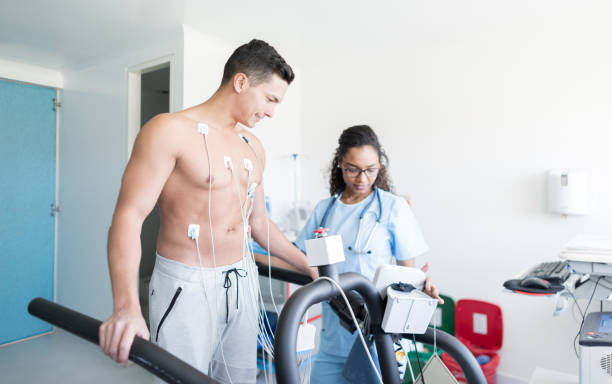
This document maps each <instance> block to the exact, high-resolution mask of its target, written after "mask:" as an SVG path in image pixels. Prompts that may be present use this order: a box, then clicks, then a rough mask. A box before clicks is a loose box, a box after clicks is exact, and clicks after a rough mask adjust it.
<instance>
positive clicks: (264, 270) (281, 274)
mask: <svg viewBox="0 0 612 384" xmlns="http://www.w3.org/2000/svg"><path fill="white" fill-rule="evenodd" d="M256 264H257V270H258V271H259V275H260V276H263V277H268V275H271V276H272V278H273V279H275V280H282V281H286V282H288V283H293V284H297V285H306V284H308V283H312V278H311V277H310V276H308V275H307V274H305V273H301V272H297V271H291V270H289V269H284V268H279V267H275V266H273V265H271V266H270V267H268V264H263V263H260V262H256ZM268 268H269V269H268Z"/></svg>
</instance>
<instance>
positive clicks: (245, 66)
mask: <svg viewBox="0 0 612 384" xmlns="http://www.w3.org/2000/svg"><path fill="white" fill-rule="evenodd" d="M240 72H242V73H244V74H245V75H247V77H248V78H249V81H250V82H251V84H252V85H257V84H260V83H262V82H264V81H267V80H268V79H269V78H270V76H271V75H272V74H277V75H278V76H280V78H281V79H283V80H285V81H286V82H287V84H291V82H292V81H293V79H294V78H295V74H294V73H293V70H292V69H291V67H290V66H289V64H287V62H285V59H283V58H282V57H281V55H279V54H278V52H276V49H274V47H272V46H271V45H270V44H268V43H266V42H265V41H263V40H257V39H253V40H251V41H249V42H248V43H247V44H243V45H241V46H240V47H238V48H236V50H235V51H234V53H232V55H231V56H230V57H229V59H227V62H226V63H225V67H224V68H223V78H222V79H221V85H225V84H226V83H227V82H228V81H230V80H231V79H232V78H233V77H234V75H235V74H237V73H240Z"/></svg>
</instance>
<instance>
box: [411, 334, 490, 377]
mask: <svg viewBox="0 0 612 384" xmlns="http://www.w3.org/2000/svg"><path fill="white" fill-rule="evenodd" d="M434 332H435V336H434ZM402 337H404V338H406V339H412V334H403V335H402ZM414 338H415V339H416V341H419V342H421V343H425V344H430V345H434V343H435V345H436V346H437V347H439V348H440V349H442V350H443V351H444V352H446V353H448V354H449V355H450V356H451V357H452V358H453V359H455V361H456V362H457V364H459V366H460V367H461V369H462V370H463V375H464V376H465V379H466V381H467V382H468V383H470V384H472V383H477V384H486V383H487V379H486V378H485V375H484V372H482V368H480V365H479V364H478V361H476V358H475V357H474V355H473V354H472V352H470V350H469V349H467V347H466V346H465V345H463V343H462V342H460V341H459V340H457V338H455V337H454V336H453V335H450V334H448V333H446V332H444V331H441V330H439V329H438V330H434V329H433V328H427V331H425V333H423V334H421V335H416V334H415V335H414Z"/></svg>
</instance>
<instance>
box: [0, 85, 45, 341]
mask: <svg viewBox="0 0 612 384" xmlns="http://www.w3.org/2000/svg"><path fill="white" fill-rule="evenodd" d="M56 95H57V91H56V90H55V89H50V88H44V87H38V86H34V85H28V84H21V83H15V82H10V81H4V80H0V303H1V304H0V307H1V309H0V345H2V344H6V343H10V342H13V341H17V340H21V339H24V338H28V337H32V336H35V335H38V334H41V333H45V332H49V331H51V326H50V325H49V324H47V323H45V322H43V321H41V320H38V319H36V318H34V317H33V316H31V315H29V314H28V311H27V306H28V303H29V302H30V300H31V299H33V298H35V297H43V298H46V299H48V300H53V298H54V297H53V296H54V262H55V218H54V217H53V215H52V206H53V205H54V203H55V180H56V172H55V167H56V164H55V160H56V133H55V132H56V112H55V111H54V103H53V99H54V98H56V97H57V96H56Z"/></svg>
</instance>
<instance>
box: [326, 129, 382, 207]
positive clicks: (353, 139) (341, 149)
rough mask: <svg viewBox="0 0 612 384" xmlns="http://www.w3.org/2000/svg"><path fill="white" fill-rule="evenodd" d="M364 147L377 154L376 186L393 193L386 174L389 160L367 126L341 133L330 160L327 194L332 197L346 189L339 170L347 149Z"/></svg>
mask: <svg viewBox="0 0 612 384" xmlns="http://www.w3.org/2000/svg"><path fill="white" fill-rule="evenodd" d="M365 145H371V146H372V147H374V149H375V150H376V152H377V153H378V159H379V161H380V170H379V171H378V176H376V181H375V184H376V186H377V187H378V188H380V189H382V190H385V191H389V192H393V186H392V185H391V180H390V179H389V175H388V174H387V167H388V166H389V159H388V158H387V154H386V153H385V151H384V150H383V149H382V147H381V145H380V143H379V142H378V136H376V133H374V130H372V128H370V127H369V126H368V125H355V126H353V127H350V128H347V129H345V130H344V131H342V134H341V135H340V138H339V139H338V148H336V153H335V154H334V158H333V159H332V163H331V167H330V175H329V193H330V194H331V195H332V196H333V195H335V194H336V193H338V192H340V191H342V190H344V188H345V187H346V183H345V182H344V179H343V178H342V169H341V168H339V165H340V162H341V161H342V158H343V157H344V155H346V153H347V152H348V150H349V149H351V148H354V147H363V146H365Z"/></svg>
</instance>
